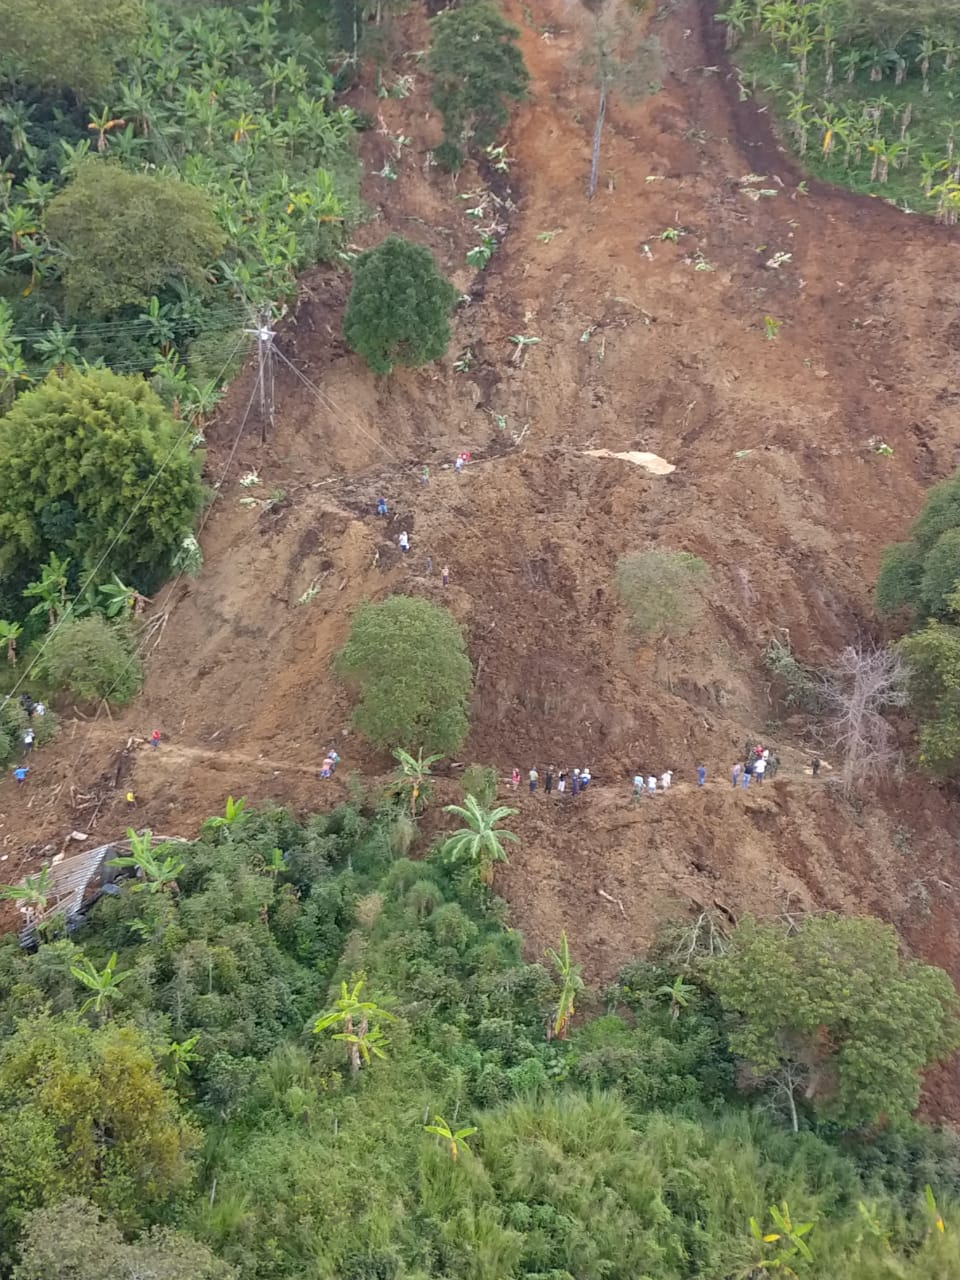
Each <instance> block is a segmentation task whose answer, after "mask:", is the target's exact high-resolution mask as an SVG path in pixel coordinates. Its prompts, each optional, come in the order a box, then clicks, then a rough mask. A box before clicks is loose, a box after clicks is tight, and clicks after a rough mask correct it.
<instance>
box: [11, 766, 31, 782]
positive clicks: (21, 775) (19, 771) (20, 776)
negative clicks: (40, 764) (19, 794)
mask: <svg viewBox="0 0 960 1280" xmlns="http://www.w3.org/2000/svg"><path fill="white" fill-rule="evenodd" d="M29 772H30V768H29V766H28V765H25V764H21V765H18V766H17V768H16V769H14V771H13V776H14V777H15V778H16V780H17V786H18V787H22V786H23V784H24V781H25V780H26V777H27V774H28V773H29Z"/></svg>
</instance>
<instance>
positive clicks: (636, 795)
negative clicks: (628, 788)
mask: <svg viewBox="0 0 960 1280" xmlns="http://www.w3.org/2000/svg"><path fill="white" fill-rule="evenodd" d="M642 795H643V774H642V773H635V774H634V775H633V803H634V804H638V803H639V801H640V798H641V796H642Z"/></svg>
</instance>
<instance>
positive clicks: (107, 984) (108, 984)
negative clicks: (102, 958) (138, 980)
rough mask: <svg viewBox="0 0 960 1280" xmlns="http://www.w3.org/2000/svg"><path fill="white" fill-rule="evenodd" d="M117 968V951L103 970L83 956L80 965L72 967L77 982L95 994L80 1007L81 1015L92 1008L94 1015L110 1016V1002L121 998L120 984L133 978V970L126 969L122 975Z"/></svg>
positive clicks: (71, 970)
mask: <svg viewBox="0 0 960 1280" xmlns="http://www.w3.org/2000/svg"><path fill="white" fill-rule="evenodd" d="M116 968H117V953H116V952H115V951H114V953H113V955H111V957H110V959H109V960H108V961H107V963H106V965H105V966H104V968H103V969H97V968H96V967H95V966H94V965H93V963H92V962H91V961H90V960H89V959H88V958H87V957H86V956H81V958H80V963H79V964H72V965H71V966H70V972H71V973H72V974H73V976H74V977H75V978H76V980H77V981H78V982H80V983H82V984H83V986H85V987H86V988H87V990H88V991H91V992H92V993H93V994H92V995H91V996H90V998H89V999H88V1000H86V1001H85V1002H84V1003H83V1004H82V1005H81V1006H80V1012H81V1013H86V1011H87V1010H88V1009H91V1008H92V1009H93V1011H94V1013H101V1012H102V1013H103V1014H104V1016H105V1017H109V1016H110V1007H109V1002H110V1001H112V1000H116V999H117V998H118V997H119V995H120V983H121V982H125V981H126V979H127V978H130V977H132V976H133V970H132V969H124V971H123V972H122V973H117V972H116Z"/></svg>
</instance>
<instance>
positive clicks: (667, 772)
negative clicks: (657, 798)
mask: <svg viewBox="0 0 960 1280" xmlns="http://www.w3.org/2000/svg"><path fill="white" fill-rule="evenodd" d="M672 781H673V770H672V769H664V771H663V773H662V775H661V777H660V785H661V787H663V789H664V791H669V790H670V783H671V782H672Z"/></svg>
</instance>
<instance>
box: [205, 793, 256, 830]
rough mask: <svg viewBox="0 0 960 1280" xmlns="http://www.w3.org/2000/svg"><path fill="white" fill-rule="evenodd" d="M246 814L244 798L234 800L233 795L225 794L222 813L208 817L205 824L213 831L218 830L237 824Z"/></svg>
mask: <svg viewBox="0 0 960 1280" xmlns="http://www.w3.org/2000/svg"><path fill="white" fill-rule="evenodd" d="M248 816H249V815H248V814H247V801H246V799H245V798H241V799H240V800H234V798H233V796H227V803H226V805H224V809H223V813H222V814H217V816H216V817H215V818H208V819H207V822H206V824H205V825H207V826H209V827H210V828H211V829H212V830H214V831H219V830H220V829H221V828H222V827H234V826H239V824H240V823H241V822H243V820H244V818H246V817H248Z"/></svg>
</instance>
